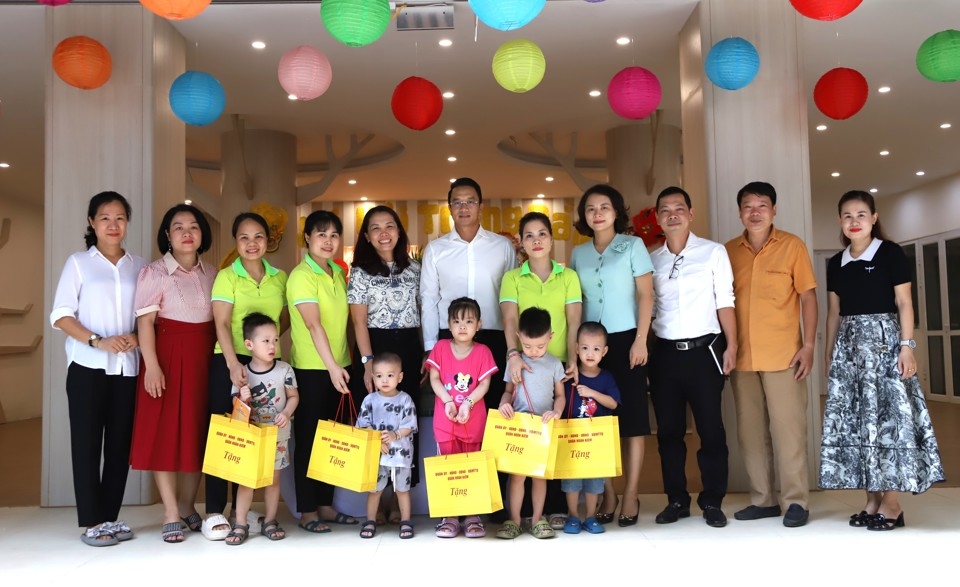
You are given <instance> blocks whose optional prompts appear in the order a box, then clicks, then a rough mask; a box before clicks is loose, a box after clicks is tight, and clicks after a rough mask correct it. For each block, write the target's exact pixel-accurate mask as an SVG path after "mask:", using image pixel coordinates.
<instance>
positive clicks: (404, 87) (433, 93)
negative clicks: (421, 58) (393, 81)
mask: <svg viewBox="0 0 960 587" xmlns="http://www.w3.org/2000/svg"><path fill="white" fill-rule="evenodd" d="M390 107H391V108H392V109H393V116H394V117H395V118H396V119H397V120H398V121H399V122H400V124H402V125H403V126H406V127H409V128H412V129H413V130H424V129H426V128H430V127H431V126H433V123H435V122H436V121H437V120H438V119H439V118H440V114H441V113H442V112H443V96H441V95H440V88H438V87H437V86H436V85H435V84H434V83H433V82H432V81H430V80H426V79H423V78H422V77H416V76H411V77H408V78H407V79H405V80H403V81H402V82H400V83H399V84H397V87H396V89H394V90H393V99H392V100H391V101H390Z"/></svg>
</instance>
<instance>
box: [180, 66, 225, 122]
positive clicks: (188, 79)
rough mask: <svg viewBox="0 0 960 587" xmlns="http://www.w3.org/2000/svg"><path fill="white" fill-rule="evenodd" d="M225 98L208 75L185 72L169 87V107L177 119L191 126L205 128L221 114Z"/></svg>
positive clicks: (216, 83) (214, 80)
mask: <svg viewBox="0 0 960 587" xmlns="http://www.w3.org/2000/svg"><path fill="white" fill-rule="evenodd" d="M226 103H227V96H226V94H225V93H224V91H223V86H221V85H220V82H219V81H217V78H215V77H213V76H212V75H210V74H209V73H204V72H202V71H187V72H184V73H183V74H181V75H180V77H178V78H177V79H176V80H174V82H173V85H172V86H170V107H171V108H173V113H174V114H176V115H177V118H179V119H180V120H182V121H184V122H186V123H187V124H191V125H193V126H206V125H208V124H211V123H213V122H214V121H215V120H216V119H217V118H220V115H221V114H223V107H224V106H225V105H226Z"/></svg>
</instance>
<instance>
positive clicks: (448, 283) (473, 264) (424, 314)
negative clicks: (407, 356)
mask: <svg viewBox="0 0 960 587" xmlns="http://www.w3.org/2000/svg"><path fill="white" fill-rule="evenodd" d="M447 204H448V205H449V206H450V215H451V216H453V230H452V231H450V232H449V233H447V234H445V235H443V236H441V237H439V238H436V239H434V240H432V241H430V243H428V244H427V247H426V248H425V249H424V251H423V261H422V262H421V270H420V301H421V316H420V323H421V328H422V330H423V348H424V349H425V350H426V352H427V354H429V353H430V350H431V349H432V348H433V345H435V344H436V343H437V340H438V339H440V338H451V335H450V330H449V329H448V328H447V308H449V307H450V302H452V301H453V300H455V299H457V298H460V297H464V296H465V297H468V298H472V299H474V300H476V301H477V303H478V304H480V318H481V320H482V321H483V330H481V331H479V332H477V335H476V337H475V339H474V340H476V342H479V343H482V344H485V345H486V346H487V347H489V348H490V351H491V352H492V353H493V358H494V360H495V361H496V363H497V367H498V368H499V369H500V373H503V372H504V370H505V369H506V358H507V347H506V342H505V341H504V337H503V316H502V315H501V313H500V281H501V280H502V279H503V274H504V273H506V272H507V271H510V270H511V269H514V268H516V266H517V253H516V250H515V249H514V248H513V243H511V242H510V241H509V240H507V239H506V238H504V237H502V236H500V235H499V234H496V233H493V232H489V231H487V230H484V229H483V227H482V226H480V211H481V209H482V206H483V194H482V192H481V191H480V184H478V183H477V182H476V181H474V180H472V179H470V178H469V177H461V178H460V179H457V180H456V181H454V182H453V183H452V184H450V191H449V192H448V193H447ZM503 387H504V383H503V377H492V378H491V380H490V390H489V391H488V392H487V395H486V396H485V398H484V402H485V404H486V406H487V407H488V408H492V409H497V407H498V406H499V405H500V397H501V396H502V395H503Z"/></svg>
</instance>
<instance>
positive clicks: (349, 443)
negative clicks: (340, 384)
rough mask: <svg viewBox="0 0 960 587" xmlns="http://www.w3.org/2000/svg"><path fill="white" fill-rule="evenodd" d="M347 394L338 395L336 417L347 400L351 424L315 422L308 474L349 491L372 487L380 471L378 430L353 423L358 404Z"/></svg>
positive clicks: (325, 421)
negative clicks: (315, 427) (363, 427)
mask: <svg viewBox="0 0 960 587" xmlns="http://www.w3.org/2000/svg"><path fill="white" fill-rule="evenodd" d="M348 397H349V396H348V395H347V394H345V395H343V396H341V397H340V405H339V407H338V408H337V416H336V418H337V420H339V419H340V415H341V413H342V412H343V404H344V402H346V403H347V404H349V406H350V421H351V423H350V424H341V423H340V422H334V421H330V420H321V421H319V422H317V431H316V434H315V436H314V437H313V451H312V452H311V453H310V462H309V464H308V465H307V477H310V478H311V479H316V480H317V481H323V482H324V483H329V484H330V485H335V486H337V487H343V488H344V489H350V490H351V491H364V492H365V491H373V490H374V489H376V488H377V474H378V473H379V472H380V444H381V440H380V432H378V431H376V430H366V429H361V428H356V427H355V426H354V425H353V423H355V422H356V421H357V408H356V406H354V405H353V400H352V399H348Z"/></svg>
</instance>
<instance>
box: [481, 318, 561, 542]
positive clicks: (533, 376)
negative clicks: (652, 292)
mask: <svg viewBox="0 0 960 587" xmlns="http://www.w3.org/2000/svg"><path fill="white" fill-rule="evenodd" d="M517 326H518V328H517V331H518V332H517V334H518V337H519V338H520V348H521V349H522V351H523V353H522V355H523V360H524V362H525V363H527V365H529V366H530V368H531V370H530V371H527V370H524V371H523V381H522V382H521V383H520V384H519V385H514V383H513V381H512V380H511V379H510V377H509V376H507V377H505V378H504V381H506V382H507V385H506V390H505V391H504V393H503V397H502V398H501V399H500V413H501V414H503V417H504V418H513V414H514V413H516V412H521V413H528V414H538V415H542V416H543V421H544V422H549V421H550V419H551V418H558V417H560V414H561V413H562V412H563V407H564V405H565V404H566V401H565V400H564V397H563V378H564V377H565V375H564V371H563V363H561V362H560V359H558V358H556V357H554V356H553V355H551V354H549V353H548V352H547V345H548V344H550V339H551V338H552V337H553V331H552V330H551V329H550V313H549V312H547V311H546V310H544V309H542V308H527V309H526V310H524V311H523V312H521V313H520V320H519V323H518V325H517ZM508 375H509V374H508ZM526 479H527V478H526V477H525V476H524V475H510V489H509V503H510V508H509V510H510V519H509V520H507V521H506V522H504V523H503V526H501V527H500V529H499V530H497V538H505V539H512V538H516V537H517V536H519V535H520V534H521V530H520V508H521V506H522V505H523V494H524V487H523V485H524V482H525V481H526ZM546 496H547V481H546V479H536V478H533V479H531V489H530V501H531V504H532V506H533V518H532V519H534V520H536V522H535V523H534V524H533V526H531V527H530V533H531V534H533V536H534V537H536V538H553V537H554V536H556V534H555V533H554V531H553V529H552V528H551V527H550V523H549V522H547V520H546V518H544V517H543V504H544V500H545V499H546Z"/></svg>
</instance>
